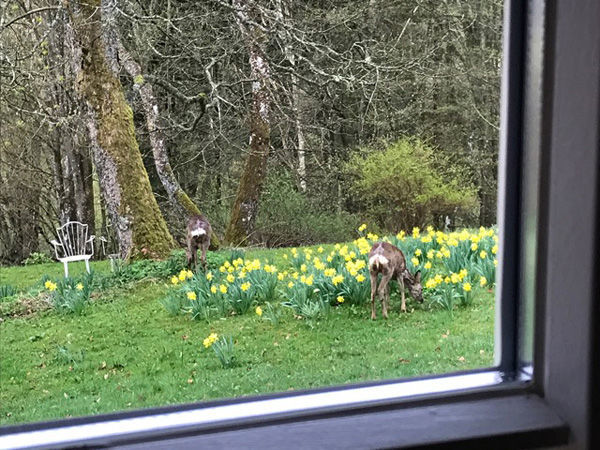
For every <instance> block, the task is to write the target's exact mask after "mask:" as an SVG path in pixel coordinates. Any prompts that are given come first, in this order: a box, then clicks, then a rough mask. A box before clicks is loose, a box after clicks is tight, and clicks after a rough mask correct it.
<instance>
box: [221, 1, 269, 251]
mask: <svg viewBox="0 0 600 450" xmlns="http://www.w3.org/2000/svg"><path fill="white" fill-rule="evenodd" d="M233 7H234V8H235V10H236V17H235V18H236V21H237V23H238V26H239V28H240V30H241V32H242V36H243V37H244V40H245V41H246V46H247V48H248V53H249V56H250V57H249V62H250V76H251V78H252V80H253V81H252V113H251V117H250V152H249V153H248V157H247V159H246V164H245V166H244V171H243V173H242V176H241V178H240V184H239V187H238V192H237V195H236V198H235V201H234V203H233V208H232V210H231V217H230V219H229V225H228V226H227V231H226V232H225V241H226V242H228V243H230V244H240V243H242V242H245V241H247V240H248V238H249V237H250V236H251V235H252V232H253V231H254V225H255V222H256V216H257V213H258V205H259V201H260V194H261V191H262V187H263V184H264V181H265V178H266V173H267V159H268V156H269V147H270V143H271V142H270V133H271V125H270V122H269V114H270V109H271V95H270V92H269V83H270V69H269V63H268V61H267V60H266V58H265V53H264V39H265V36H264V33H263V32H262V31H261V30H260V29H259V28H258V27H256V26H254V25H252V24H251V23H250V14H251V13H252V11H249V9H248V6H247V4H246V3H244V2H242V1H241V0H234V2H233Z"/></svg>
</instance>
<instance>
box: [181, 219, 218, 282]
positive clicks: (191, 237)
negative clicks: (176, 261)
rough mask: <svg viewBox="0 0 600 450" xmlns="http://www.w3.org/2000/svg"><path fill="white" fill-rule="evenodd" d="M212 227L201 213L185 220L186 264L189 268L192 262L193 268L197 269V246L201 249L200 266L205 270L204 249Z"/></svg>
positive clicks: (208, 242)
mask: <svg viewBox="0 0 600 450" xmlns="http://www.w3.org/2000/svg"><path fill="white" fill-rule="evenodd" d="M211 234H212V228H211V226H210V223H209V222H208V219H207V218H206V217H204V216H203V215H201V214H200V215H197V214H195V215H193V216H191V217H190V218H189V219H188V222H187V248H186V254H187V266H188V269H191V267H192V263H193V264H194V270H195V271H196V272H197V271H198V248H200V250H201V251H202V256H201V258H200V261H201V263H202V268H203V269H204V271H206V251H207V250H208V246H209V245H210V237H211Z"/></svg>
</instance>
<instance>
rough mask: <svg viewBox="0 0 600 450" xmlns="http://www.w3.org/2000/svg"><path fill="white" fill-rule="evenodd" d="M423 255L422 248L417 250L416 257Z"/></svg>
mask: <svg viewBox="0 0 600 450" xmlns="http://www.w3.org/2000/svg"><path fill="white" fill-rule="evenodd" d="M422 254H423V252H422V251H421V249H420V248H418V249H416V250H415V256H421V255H422Z"/></svg>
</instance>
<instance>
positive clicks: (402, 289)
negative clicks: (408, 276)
mask: <svg viewBox="0 0 600 450" xmlns="http://www.w3.org/2000/svg"><path fill="white" fill-rule="evenodd" d="M397 280H398V284H399V285H400V293H401V295H402V306H401V307H400V309H401V310H402V312H406V300H405V298H404V279H403V278H402V276H399V277H398V278H397Z"/></svg>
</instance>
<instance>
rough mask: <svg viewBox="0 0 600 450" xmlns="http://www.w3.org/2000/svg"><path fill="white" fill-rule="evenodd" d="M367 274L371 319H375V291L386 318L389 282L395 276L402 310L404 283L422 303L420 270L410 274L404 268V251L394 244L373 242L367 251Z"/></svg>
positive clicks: (403, 306) (403, 308) (404, 307)
mask: <svg viewBox="0 0 600 450" xmlns="http://www.w3.org/2000/svg"><path fill="white" fill-rule="evenodd" d="M369 274H370V275H371V319H372V320H375V318H376V315H375V293H376V292H377V293H378V294H379V298H380V300H381V308H382V312H383V317H384V318H386V319H387V318H388V307H389V301H390V292H389V286H388V284H389V282H390V280H391V279H392V278H395V279H396V281H397V282H398V285H399V286H400V292H401V293H402V306H401V309H402V312H406V300H405V298H404V285H405V284H406V285H408V288H409V290H410V294H411V296H412V297H413V298H414V299H415V300H417V301H418V302H419V303H423V288H422V286H421V271H420V270H419V271H417V272H416V273H415V274H414V275H412V274H411V273H410V272H409V271H408V269H407V268H406V258H405V257H404V253H402V250H400V249H399V248H398V247H396V246H395V245H392V244H390V243H388V242H375V243H374V244H373V247H371V251H370V252H369ZM379 274H381V282H380V283H379V287H377V279H378V276H379Z"/></svg>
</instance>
